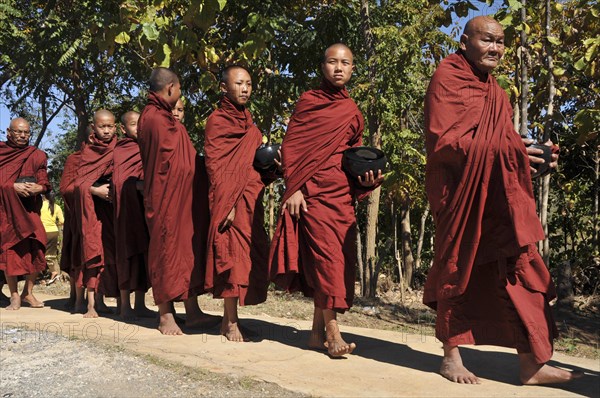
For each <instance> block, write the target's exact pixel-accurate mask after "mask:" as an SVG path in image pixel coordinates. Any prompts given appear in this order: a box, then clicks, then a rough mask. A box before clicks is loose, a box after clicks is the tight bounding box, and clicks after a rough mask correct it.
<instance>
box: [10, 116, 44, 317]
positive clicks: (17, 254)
mask: <svg viewBox="0 0 600 398" xmlns="http://www.w3.org/2000/svg"><path fill="white" fill-rule="evenodd" d="M30 137H31V129H30V127H29V123H28V122H27V120H25V119H23V118H20V117H19V118H16V119H13V120H11V122H10V125H9V127H8V129H7V141H6V142H0V170H2V172H1V173H0V184H1V186H0V187H1V191H0V270H2V271H4V276H5V278H6V282H7V283H8V288H9V290H10V304H9V305H8V306H7V307H6V309H7V310H18V309H19V308H21V304H23V303H26V304H28V305H29V306H31V307H33V308H41V307H43V306H44V303H43V302H41V301H39V300H38V299H36V298H35V296H34V295H33V285H34V283H35V278H36V276H37V274H38V273H39V272H40V271H42V270H44V269H45V268H46V259H45V256H44V251H45V249H46V247H45V245H46V236H45V231H44V226H43V225H42V221H41V219H40V210H41V207H42V198H41V197H40V194H42V193H44V192H47V191H48V190H50V189H51V187H50V183H49V182H48V173H47V171H46V163H47V159H48V157H47V156H46V154H45V153H44V152H42V151H41V150H39V149H37V148H36V147H34V146H30V145H29V138H30ZM21 180H23V181H21ZM19 276H24V277H25V286H24V288H23V292H22V293H21V295H19V293H18V291H17V277H19Z"/></svg>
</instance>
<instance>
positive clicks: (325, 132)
mask: <svg viewBox="0 0 600 398" xmlns="http://www.w3.org/2000/svg"><path fill="white" fill-rule="evenodd" d="M353 68H354V64H353V55H352V51H350V49H349V48H348V47H346V46H345V45H343V44H334V45H332V46H331V47H329V48H327V50H326V51H325V54H324V58H323V62H322V63H321V70H322V72H323V80H322V83H321V86H320V88H318V89H315V90H310V91H308V92H305V93H304V94H302V96H301V97H300V99H299V101H298V103H297V104H296V108H295V110H294V114H293V115H292V118H291V120H290V123H289V126H288V129H287V133H286V135H285V137H284V139H283V144H282V162H283V173H284V178H285V185H286V192H285V194H284V196H283V200H282V202H283V205H282V214H281V216H280V217H279V221H278V223H277V229H276V231H275V235H274V237H273V242H272V246H271V253H270V259H271V271H270V275H271V278H272V280H273V281H274V282H275V283H277V284H278V285H279V286H281V287H283V288H285V289H287V290H289V291H293V290H301V291H302V292H303V293H304V294H305V295H306V296H308V297H313V299H314V306H315V310H314V316H313V327H312V333H311V337H310V340H309V343H308V344H309V347H311V348H316V349H323V348H324V347H326V348H327V351H328V353H329V355H331V356H334V357H337V356H342V355H344V354H349V353H351V352H352V351H353V350H354V348H355V344H354V343H347V342H345V341H344V340H343V339H342V336H341V334H340V331H339V328H338V325H337V313H344V312H345V311H346V310H348V309H349V308H350V307H351V306H352V301H353V299H354V281H355V276H356V262H357V258H356V216H355V213H354V201H355V198H356V197H357V196H359V197H364V196H366V194H367V193H368V192H369V191H370V190H371V189H373V188H374V187H375V186H376V185H378V184H380V183H381V182H382V181H383V177H382V176H381V171H379V172H378V173H377V175H374V174H373V173H372V172H369V173H366V175H365V176H364V178H363V179H361V180H360V181H359V182H358V183H356V184H355V183H354V181H351V180H350V177H348V176H347V175H346V173H345V172H344V171H343V170H342V154H343V152H344V150H346V149H348V148H351V147H353V146H360V145H361V143H362V133H363V127H364V121H363V117H362V114H361V113H360V110H359V109H358V107H357V106H356V104H355V103H354V101H353V100H352V99H351V98H350V97H349V95H348V91H346V88H345V85H346V83H347V82H348V81H349V80H350V77H351V76H352V70H353Z"/></svg>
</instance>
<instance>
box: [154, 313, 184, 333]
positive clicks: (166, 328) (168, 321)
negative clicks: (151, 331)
mask: <svg viewBox="0 0 600 398" xmlns="http://www.w3.org/2000/svg"><path fill="white" fill-rule="evenodd" d="M158 330H159V331H160V332H161V333H162V334H164V335H167V336H178V335H182V334H183V332H182V331H181V329H180V328H179V326H177V322H175V318H174V317H173V314H171V313H167V314H164V315H161V316H160V317H159V322H158Z"/></svg>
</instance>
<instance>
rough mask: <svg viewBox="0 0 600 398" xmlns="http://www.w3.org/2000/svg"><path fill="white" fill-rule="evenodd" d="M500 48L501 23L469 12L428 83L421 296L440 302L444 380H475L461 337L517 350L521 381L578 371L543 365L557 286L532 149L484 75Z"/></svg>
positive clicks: (551, 379) (559, 378)
mask: <svg viewBox="0 0 600 398" xmlns="http://www.w3.org/2000/svg"><path fill="white" fill-rule="evenodd" d="M503 54H504V32H503V29H502V26H501V25H500V24H499V23H498V22H496V21H495V20H494V19H492V18H490V17H483V16H480V17H475V18H473V19H472V20H470V21H469V22H467V24H466V25H465V30H464V33H463V35H462V36H461V38H460V50H459V51H458V52H457V53H456V54H452V55H450V56H449V57H447V58H446V59H445V60H444V61H442V62H441V63H440V66H439V67H438V69H437V71H436V72H435V74H434V75H433V78H432V80H431V82H430V85H429V88H428V90H427V95H426V99H425V128H426V147H427V170H426V190H427V196H428V199H429V203H430V204H431V209H432V214H433V218H434V221H435V225H436V239H435V258H434V262H433V266H432V268H431V270H430V271H429V274H428V276H427V282H426V284H425V295H424V298H423V301H424V302H425V304H427V305H428V306H430V307H432V308H434V309H437V320H436V336H437V338H438V339H439V340H441V341H442V342H443V344H444V359H443V361H442V366H441V369H440V373H441V374H442V375H443V376H444V377H446V378H447V379H449V380H451V381H453V382H457V383H466V384H476V383H479V379H478V378H477V376H475V375H474V374H473V373H471V372H470V371H469V370H467V369H466V368H465V367H464V365H463V363H462V359H461V356H460V353H459V350H458V346H459V345H461V344H491V345H500V346H505V347H514V348H516V349H517V352H518V354H519V364H520V378H521V382H522V383H523V384H547V383H558V382H565V381H568V380H571V379H573V378H575V377H579V376H580V375H579V374H576V373H571V372H568V371H566V370H562V369H558V368H555V367H552V366H549V365H547V364H546V362H548V361H549V360H550V358H551V357H552V341H553V339H554V338H555V336H556V326H555V324H554V321H553V319H552V313H551V310H550V307H549V305H548V302H549V301H550V300H552V298H554V297H555V290H554V285H553V284H552V281H551V278H550V274H549V272H548V270H547V268H546V266H545V264H544V262H543V261H542V258H541V257H540V255H539V253H538V251H537V249H536V245H535V243H536V242H537V241H539V240H540V239H543V238H544V233H543V230H542V227H541V225H540V222H539V219H538V218H537V215H536V206H535V201H534V197H533V191H532V186H531V177H530V164H529V163H530V162H529V159H528V155H529V156H534V155H536V153H535V152H534V151H528V150H526V148H525V145H524V144H523V141H522V139H521V138H520V137H519V135H518V134H517V133H516V132H515V131H514V128H513V123H512V108H511V106H510V102H509V99H508V96H507V95H506V93H505V92H504V90H502V88H500V86H499V85H498V83H497V82H496V80H495V79H494V77H493V76H492V75H491V74H490V73H491V72H492V71H493V70H494V69H495V68H496V67H497V66H498V63H499V62H500V59H501V58H502V55H503ZM534 157H535V156H534ZM556 159H557V157H555V158H554V160H555V161H556ZM535 161H536V162H537V161H539V159H536V160H535Z"/></svg>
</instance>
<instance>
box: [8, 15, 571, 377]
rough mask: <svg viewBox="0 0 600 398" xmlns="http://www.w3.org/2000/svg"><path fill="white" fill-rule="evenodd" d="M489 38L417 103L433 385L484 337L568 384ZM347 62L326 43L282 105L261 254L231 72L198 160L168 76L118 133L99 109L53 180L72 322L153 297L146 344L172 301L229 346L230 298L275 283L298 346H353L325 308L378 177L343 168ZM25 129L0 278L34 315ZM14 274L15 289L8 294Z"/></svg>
mask: <svg viewBox="0 0 600 398" xmlns="http://www.w3.org/2000/svg"><path fill="white" fill-rule="evenodd" d="M503 40H504V33H503V31H502V27H501V26H500V25H499V24H498V23H497V22H496V21H495V20H493V19H491V18H489V17H476V18H474V19H473V20H471V21H469V22H468V23H467V25H466V27H465V32H464V34H463V35H462V36H461V42H460V50H459V51H458V52H457V53H456V54H453V55H451V56H449V57H448V58H447V59H445V60H444V61H443V62H442V63H441V64H440V66H439V68H438V70H437V71H436V73H435V74H434V76H433V78H432V81H431V84H430V86H429V89H428V92H427V97H426V106H425V122H426V131H427V136H426V146H427V148H426V149H427V156H428V163H427V181H426V188H427V194H428V198H429V200H430V203H431V208H432V211H433V216H434V221H435V224H436V247H435V259H434V264H433V266H432V269H431V271H430V274H429V276H428V280H427V284H426V290H425V299H424V301H425V303H426V304H427V305H429V306H430V307H432V308H434V309H435V310H436V311H437V314H438V317H437V324H436V336H437V337H438V338H439V339H440V340H441V341H442V342H443V343H444V359H443V361H442V367H441V369H440V373H441V374H442V375H443V376H444V377H446V378H448V379H449V380H452V381H454V382H458V383H467V384H476V383H479V379H478V378H477V377H476V376H475V375H474V374H473V373H471V372H470V371H468V370H467V369H466V368H465V367H464V366H463V364H462V360H461V357H460V354H459V352H458V345H461V344H496V345H503V346H508V347H514V348H516V349H517V351H518V353H519V361H520V377H521V381H522V382H523V383H524V384H544V383H555V382H563V381H568V380H571V379H573V378H575V377H579V375H578V374H577V373H572V372H568V371H566V370H561V369H557V368H554V367H550V366H548V365H547V364H546V362H547V361H548V360H549V359H550V357H551V356H552V340H553V338H554V337H555V326H554V321H553V320H552V315H551V311H550V307H549V304H548V303H549V301H550V300H551V299H552V298H553V297H554V291H553V285H552V282H551V280H550V276H549V273H548V270H547V269H546V267H545V265H544V263H543V262H542V260H541V259H540V257H539V254H538V253H537V250H536V249H535V244H534V243H535V242H536V241H538V240H540V239H543V237H544V236H543V233H542V231H541V228H540V225H539V221H538V219H537V217H536V214H535V203H534V200H533V193H532V186H531V177H530V162H533V163H537V162H540V159H539V158H538V157H537V156H536V155H539V153H538V152H535V150H534V149H532V150H529V149H527V148H526V146H525V145H524V140H522V139H521V138H520V137H519V136H518V135H517V134H516V132H515V131H514V129H513V128H512V118H511V112H512V109H511V107H510V103H509V102H508V98H507V96H506V93H505V92H504V91H503V90H502V89H500V87H499V86H498V84H497V83H496V81H495V79H494V78H493V76H492V75H491V74H490V73H489V72H491V71H492V70H493V69H494V68H495V67H496V66H497V64H498V62H499V60H500V59H501V57H502V54H503V52H504V42H503ZM353 67H354V64H353V55H352V52H351V50H350V49H349V48H348V47H346V46H345V45H343V44H334V45H332V46H330V47H329V48H327V50H326V51H325V53H324V57H323V61H322V64H321V70H322V73H323V79H322V83H321V85H320V87H319V88H316V89H313V90H309V91H307V92H305V93H304V94H302V96H301V97H300V98H299V100H298V102H297V104H296V107H295V110H294V113H293V115H292V118H291V120H290V122H289V125H288V129H287V132H286V135H285V137H284V139H283V143H282V146H281V159H282V160H281V164H279V166H280V167H281V170H282V171H283V177H284V181H285V186H286V191H285V193H284V196H283V198H282V205H281V214H280V216H279V219H278V223H277V228H276V231H275V235H274V237H273V239H272V241H271V242H270V243H269V239H268V236H267V234H266V232H265V230H264V227H263V221H264V219H263V217H264V215H263V205H262V197H263V192H264V188H265V186H266V185H268V184H269V183H271V182H272V181H273V180H274V178H275V177H274V176H272V175H266V174H261V173H260V172H259V171H257V170H256V169H255V168H254V167H253V166H252V164H253V159H254V156H255V152H256V149H257V148H258V147H259V146H260V145H261V143H262V134H261V132H260V130H259V129H258V128H257V127H256V125H255V124H254V123H253V121H252V116H251V114H250V112H249V111H248V109H247V108H246V104H247V102H248V100H249V99H250V96H251V93H252V81H251V77H250V73H249V72H248V71H247V70H246V69H244V68H242V67H240V66H230V67H227V68H226V69H225V70H224V71H223V74H222V78H221V83H220V89H221V91H222V93H223V97H222V100H221V101H220V103H219V106H218V108H217V109H216V110H215V111H214V112H213V113H212V114H211V115H210V116H209V118H208V120H207V123H206V131H205V148H204V149H205V156H200V155H198V154H197V152H196V150H195V149H194V147H193V145H192V143H191V141H190V139H189V136H188V133H187V131H186V128H185V127H184V125H183V124H182V123H181V121H180V120H179V119H180V118H181V117H183V106H182V105H181V101H180V97H181V87H180V83H179V79H178V77H177V75H176V74H175V73H173V72H172V71H170V70H169V69H166V68H156V69H154V70H153V71H152V74H151V76H150V81H149V95H148V102H147V105H146V106H145V108H144V109H143V111H142V112H141V114H138V113H136V112H127V113H126V114H124V115H123V116H122V117H121V126H120V128H121V130H122V132H123V134H124V138H122V139H120V140H117V138H116V135H115V133H116V129H117V125H116V121H115V117H114V115H113V114H112V113H111V112H109V111H107V110H99V111H97V112H96V113H95V114H94V119H93V123H92V124H91V130H90V134H89V136H88V139H87V141H86V142H84V143H83V144H82V146H81V149H80V150H79V151H77V152H75V153H73V154H72V155H70V156H69V157H68V158H67V160H66V163H65V166H64V173H63V176H62V179H61V183H60V192H61V194H62V196H63V198H64V201H65V207H66V217H65V230H64V243H63V251H62V258H61V268H62V270H63V271H66V272H68V273H69V275H70V277H71V283H72V294H71V305H72V306H73V308H74V311H76V312H84V316H85V317H97V316H98V313H99V312H102V311H105V310H106V308H105V305H104V303H103V300H102V297H103V296H109V297H117V298H119V311H120V314H121V316H122V317H123V318H124V319H131V318H133V317H136V316H153V315H155V314H154V313H153V312H152V311H150V310H149V309H148V308H146V307H145V304H144V294H145V293H146V292H147V291H148V289H149V287H152V293H153V296H154V301H155V303H156V304H157V306H158V309H159V314H158V315H159V325H158V329H159V330H160V332H161V333H163V334H166V335H179V334H182V331H181V328H180V327H179V325H178V322H180V320H179V318H178V317H176V316H175V311H174V306H173V303H174V302H175V301H183V303H184V305H185V312H186V319H185V323H186V326H188V327H190V328H207V327H212V326H216V325H217V324H218V323H219V322H220V324H221V326H220V327H221V333H222V334H223V335H224V336H226V338H227V339H228V340H230V341H238V342H240V341H245V340H247V338H248V333H247V331H246V330H245V329H244V328H243V327H241V326H240V322H239V319H238V312H237V309H238V305H254V304H258V303H261V302H264V301H265V300H266V298H267V288H268V284H269V283H270V282H274V283H276V284H277V285H278V286H279V287H281V288H283V289H285V290H287V291H302V292H303V293H304V294H305V295H306V296H308V297H312V298H313V300H314V316H313V326H312V332H311V334H310V339H309V341H308V346H309V347H310V348H312V349H317V350H325V351H326V352H327V353H328V354H329V355H330V356H332V357H339V356H342V355H346V354H350V353H352V352H353V350H354V349H355V348H356V346H355V344H354V343H348V342H346V341H344V339H343V338H342V336H341V333H340V331H339V327H338V324H337V314H338V313H343V312H344V311H346V310H348V309H349V308H350V307H351V306H352V301H353V296H354V281H355V276H356V268H355V267H356V263H357V257H356V256H357V254H356V253H357V252H356V216H355V211H354V205H355V201H356V200H357V199H359V200H360V199H362V198H364V197H366V196H368V195H369V193H370V192H371V191H372V190H373V189H375V188H376V187H377V186H379V185H380V184H381V183H382V182H383V179H384V177H383V176H382V175H381V171H379V172H377V173H374V172H373V171H371V172H367V173H366V174H365V175H364V176H363V177H359V178H358V179H357V180H355V179H353V178H352V177H350V176H349V175H347V174H346V173H345V172H344V170H343V169H342V156H343V152H344V151H345V150H346V149H349V148H351V147H355V146H360V145H361V143H362V134H363V127H364V121H363V117H362V115H361V112H360V111H359V109H358V107H357V106H356V104H355V103H354V101H353V100H352V99H351V98H350V97H349V95H348V92H347V90H346V88H345V85H346V83H347V82H348V81H349V80H350V78H351V75H352V71H353ZM29 135H30V132H29V125H28V123H27V121H25V120H24V119H21V118H18V119H15V120H13V121H12V122H11V125H10V127H9V129H8V140H7V142H3V143H0V166H1V167H2V173H1V174H2V196H1V199H2V207H1V208H0V209H1V211H2V212H1V213H0V216H1V217H2V242H1V243H2V252H1V254H2V258H0V269H2V270H4V273H5V275H6V280H7V282H8V285H9V289H10V292H11V297H10V305H9V306H8V307H7V309H10V310H16V309H18V308H19V307H20V306H21V304H23V303H26V304H28V305H31V306H33V307H39V306H43V303H40V302H39V301H38V300H37V299H36V298H35V297H34V295H33V293H32V287H33V282H34V281H35V274H36V273H37V272H39V271H40V270H41V269H42V268H43V266H44V260H43V253H44V237H45V233H44V230H43V227H42V226H41V222H39V217H37V219H36V218H35V215H36V211H37V210H36V209H37V200H38V198H39V196H38V195H39V193H41V192H44V191H46V190H48V189H50V186H49V184H48V178H47V175H46V155H45V154H44V153H43V152H42V151H40V150H38V149H36V148H34V147H32V146H29V145H28V142H29ZM525 144H527V142H525ZM556 159H557V156H555V158H554V159H553V160H554V166H555V163H556ZM542 161H543V160H542ZM21 177H32V178H31V179H27V178H24V179H22V180H19V178H21ZM5 220H8V222H5ZM19 275H24V276H25V279H26V283H25V288H24V290H23V293H22V294H20V295H19V294H18V292H17V276H19ZM84 289H85V290H86V291H87V306H86V304H85V301H84ZM131 292H135V303H134V306H133V308H132V306H131V303H130V299H129V297H130V293H131ZM207 292H209V293H212V295H213V297H215V298H220V299H223V300H224V314H223V317H222V318H221V317H215V316H212V315H208V314H205V313H204V312H202V310H201V309H200V307H199V305H198V299H197V296H198V295H199V294H203V293H207Z"/></svg>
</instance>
